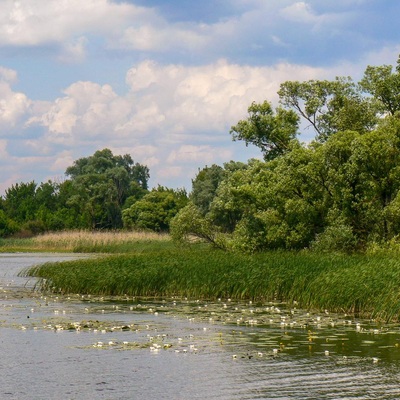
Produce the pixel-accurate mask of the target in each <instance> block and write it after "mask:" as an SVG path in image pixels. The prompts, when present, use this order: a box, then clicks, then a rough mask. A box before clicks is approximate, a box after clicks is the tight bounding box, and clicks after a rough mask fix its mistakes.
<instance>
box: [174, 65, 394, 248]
mask: <svg viewBox="0 0 400 400" xmlns="http://www.w3.org/2000/svg"><path fill="white" fill-rule="evenodd" d="M279 96H280V102H281V106H280V107H279V108H277V109H276V110H273V108H272V107H271V105H270V104H269V103H268V102H267V101H265V102H264V103H262V104H256V103H253V104H252V105H251V106H250V107H249V109H248V111H249V117H248V119H246V120H242V121H239V122H238V124H237V125H236V126H233V127H232V129H231V133H232V135H233V138H234V139H235V140H244V141H245V142H246V144H253V145H256V146H258V147H259V148H260V149H261V151H262V153H263V155H264V160H263V161H261V160H250V161H249V162H248V163H247V164H244V165H238V164H236V165H232V163H227V164H225V166H224V167H223V168H222V167H219V166H212V167H207V168H205V169H204V170H202V171H201V172H199V174H198V175H197V177H196V178H195V179H194V181H193V192H192V196H191V202H190V203H189V204H188V205H187V206H186V207H185V208H183V209H182V210H181V211H180V212H179V214H178V215H177V216H176V217H175V219H174V220H173V221H172V223H171V228H172V229H171V232H172V235H173V237H174V238H176V239H178V240H193V238H194V237H198V238H202V239H205V240H207V241H209V242H211V243H213V244H214V245H216V246H218V247H221V248H228V249H229V248H233V249H236V250H240V251H246V252H254V251H265V250H269V249H303V248H314V249H315V250H318V251H336V250H340V251H352V250H355V249H358V250H365V249H368V248H371V247H376V246H389V247H390V246H396V245H397V242H398V241H399V234H400V192H399V188H400V59H399V62H398V64H397V68H396V70H395V71H393V68H392V67H391V66H381V67H368V68H367V69H366V71H365V74H364V77H363V79H362V80H361V81H360V82H358V83H355V82H353V81H352V80H351V79H350V78H337V79H336V80H334V81H316V80H313V81H308V82H285V83H283V84H282V85H281V89H280V91H279ZM301 119H303V120H305V121H306V122H307V124H309V126H310V127H311V128H312V129H314V130H315V133H316V137H315V140H313V141H312V142H311V143H309V144H303V143H300V142H299V141H298V139H297V138H296V135H297V133H298V131H299V124H300V121H301Z"/></svg>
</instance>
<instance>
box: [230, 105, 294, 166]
mask: <svg viewBox="0 0 400 400" xmlns="http://www.w3.org/2000/svg"><path fill="white" fill-rule="evenodd" d="M247 111H248V113H249V117H248V118H247V119H246V120H241V121H239V122H238V123H237V125H235V126H232V128H231V131H230V133H231V134H232V137H233V140H244V141H245V143H246V146H247V145H248V144H249V143H250V144H253V145H255V146H257V147H259V148H260V149H261V151H262V153H263V155H264V158H265V159H266V160H273V159H274V158H276V157H278V156H279V155H282V154H284V153H286V152H287V151H289V150H290V148H291V143H292V141H293V140H294V139H295V137H296V134H297V129H298V123H299V117H298V116H297V115H296V113H295V112H294V111H291V110H285V109H283V108H277V109H276V110H275V112H274V110H273V108H272V106H271V104H270V103H269V102H268V101H264V102H263V103H261V104H257V103H255V102H253V103H252V104H251V106H250V107H249V108H248V110H247Z"/></svg>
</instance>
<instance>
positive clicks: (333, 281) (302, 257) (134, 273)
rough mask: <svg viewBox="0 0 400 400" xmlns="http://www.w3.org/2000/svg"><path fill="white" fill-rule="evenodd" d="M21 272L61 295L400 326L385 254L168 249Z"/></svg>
mask: <svg viewBox="0 0 400 400" xmlns="http://www.w3.org/2000/svg"><path fill="white" fill-rule="evenodd" d="M150 249H151V247H149V248H147V249H145V251H137V252H135V253H132V254H124V255H114V256H106V257H102V258H100V259H95V260H90V259H85V260H79V261H70V262H66V263H63V264H62V265H61V264H46V265H44V266H41V267H35V268H32V269H30V270H29V271H27V275H32V276H38V277H42V278H45V280H42V281H41V285H42V289H44V290H50V291H59V292H62V293H81V294H84V293H86V294H89V293H90V294H93V295H129V296H182V297H189V298H192V299H199V298H203V299H211V300H212V299H217V298H222V299H227V298H232V299H252V300H255V301H257V300H260V301H265V300H284V301H288V302H292V303H293V302H297V303H298V307H302V308H310V309H321V310H324V309H328V310H329V311H331V312H335V311H338V312H347V313H356V314H360V315H362V316H364V317H371V318H378V319H382V320H386V321H395V320H399V319H400V260H399V259H398V257H397V256H391V255H390V254H375V255H370V256H366V255H351V256H348V255H337V254H335V255H334V254H331V255H326V254H315V253H310V252H301V253H291V252H271V253H264V254H257V255H252V256H250V255H240V254H231V253H225V252H222V251H217V250H213V249H210V248H207V247H202V246H194V247H191V248H190V249H181V248H175V247H173V245H172V244H171V243H169V244H168V245H166V244H165V243H164V245H163V246H160V245H159V244H155V247H152V249H153V250H152V251H150Z"/></svg>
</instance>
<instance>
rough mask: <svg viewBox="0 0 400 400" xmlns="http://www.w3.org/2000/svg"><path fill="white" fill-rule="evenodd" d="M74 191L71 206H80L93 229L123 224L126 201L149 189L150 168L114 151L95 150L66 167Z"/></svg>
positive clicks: (116, 226) (70, 200)
mask: <svg viewBox="0 0 400 400" xmlns="http://www.w3.org/2000/svg"><path fill="white" fill-rule="evenodd" d="M66 175H67V176H69V177H70V178H71V181H72V184H73V187H74V191H75V194H74V195H73V196H72V197H71V198H70V199H69V201H68V202H69V205H70V206H73V207H75V208H80V209H81V211H82V213H83V214H84V215H86V216H87V220H88V221H90V223H89V224H90V225H89V227H90V228H92V229H103V228H119V227H121V226H122V218H121V209H122V207H123V205H124V203H125V201H126V200H127V199H128V198H129V197H130V196H132V195H134V194H135V192H137V188H138V187H139V188H141V189H143V190H146V189H147V186H148V179H149V170H148V168H147V167H146V166H144V165H141V164H138V163H136V164H135V163H134V162H133V160H132V158H131V156H129V155H128V154H126V155H124V156H114V155H113V153H112V152H111V150H109V149H104V150H99V151H96V152H95V153H94V154H93V155H92V156H89V157H85V158H80V159H78V160H76V161H75V162H74V164H73V165H72V166H70V167H68V168H67V170H66Z"/></svg>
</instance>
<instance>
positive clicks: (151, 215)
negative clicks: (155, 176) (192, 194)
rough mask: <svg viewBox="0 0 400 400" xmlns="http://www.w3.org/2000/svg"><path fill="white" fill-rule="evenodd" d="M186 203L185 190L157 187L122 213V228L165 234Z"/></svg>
mask: <svg viewBox="0 0 400 400" xmlns="http://www.w3.org/2000/svg"><path fill="white" fill-rule="evenodd" d="M187 202H188V197H187V194H186V191H185V190H183V189H178V190H174V189H168V188H165V187H163V186H158V187H157V188H156V189H153V190H152V191H150V192H149V193H147V194H146V195H145V196H144V197H143V198H142V199H140V200H138V201H137V202H135V203H134V204H133V205H132V206H131V207H129V208H126V209H125V210H124V211H123V222H124V227H125V228H128V229H138V230H152V231H156V232H167V231H168V230H169V225H170V221H171V219H172V218H173V217H174V216H175V215H176V214H177V213H178V211H179V210H180V209H181V208H183V207H184V206H185V205H186V204H187Z"/></svg>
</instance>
